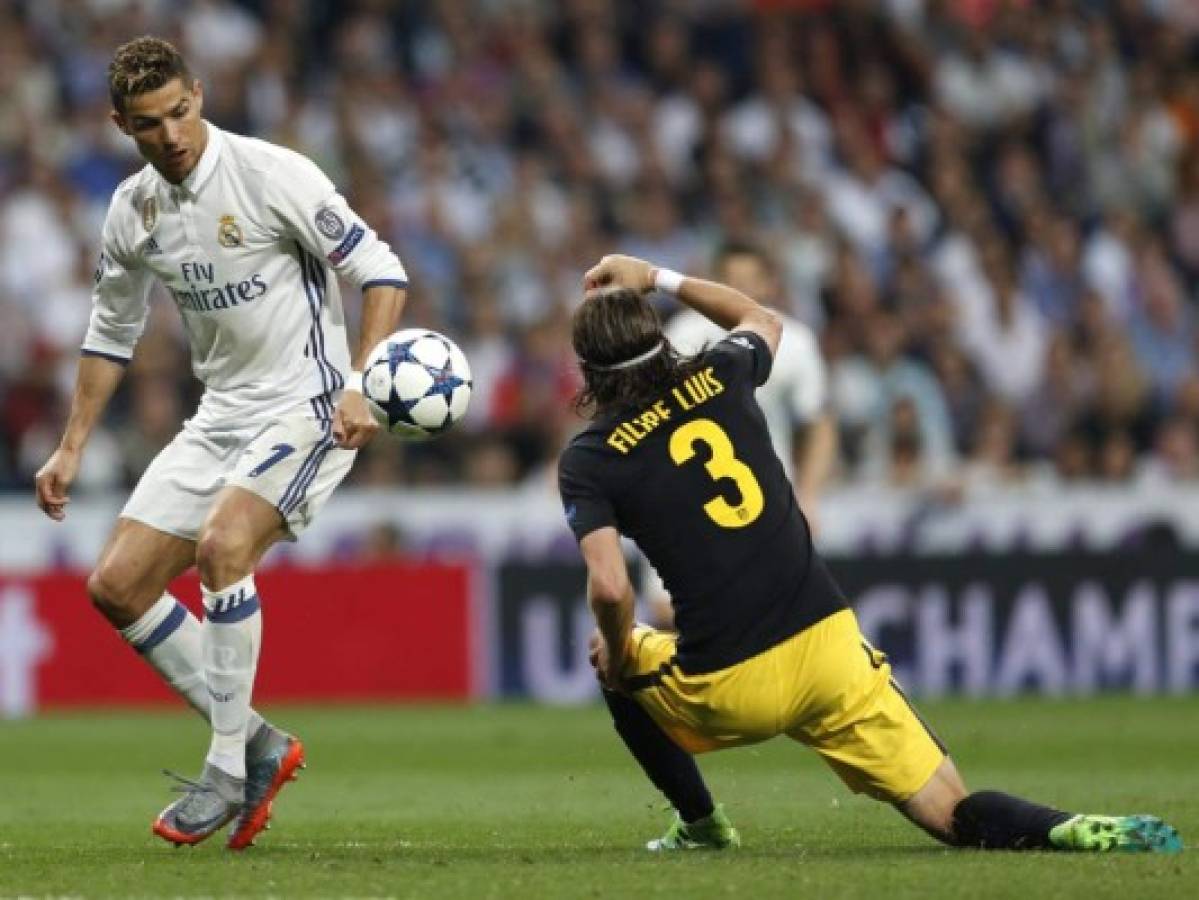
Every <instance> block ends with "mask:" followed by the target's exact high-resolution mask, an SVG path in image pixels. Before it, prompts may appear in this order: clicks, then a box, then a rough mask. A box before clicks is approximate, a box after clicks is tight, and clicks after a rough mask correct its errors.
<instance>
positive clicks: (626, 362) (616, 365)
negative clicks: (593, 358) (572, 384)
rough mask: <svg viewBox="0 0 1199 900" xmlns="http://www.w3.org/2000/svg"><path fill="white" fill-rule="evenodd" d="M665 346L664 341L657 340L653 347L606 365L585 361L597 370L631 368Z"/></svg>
mask: <svg viewBox="0 0 1199 900" xmlns="http://www.w3.org/2000/svg"><path fill="white" fill-rule="evenodd" d="M665 346H666V342H665V341H658V343H657V344H655V345H654V346H653V347H651V348H650V349H648V350H646V351H645V352H644V353H641V354H639V355H637V356H634V357H633V358H632V359H626V360H623V361H621V362H615V363H611V364H609V365H606V366H601V365H600V364H599V363H592V362H589V363H587V365H589V366H590V367H591V368H593V369H597V370H599V371H600V372H616V371H618V370H620V369H631V368H632V367H633V366H636V365H640V364H641V363H643V362H645V361H646V360H647V359H650V358H651V357H653V356H656V355H657V354H658V352H659V351H660V350H661V349H662V348H663V347H665Z"/></svg>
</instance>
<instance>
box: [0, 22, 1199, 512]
mask: <svg viewBox="0 0 1199 900" xmlns="http://www.w3.org/2000/svg"><path fill="white" fill-rule="evenodd" d="M1194 6H1195V4H1193V3H1186V2H1162V0H1126V2H1095V3H1089V4H1082V5H1080V4H1074V3H1054V4H1032V3H1026V2H1019V3H1018V2H1007V3H999V2H996V3H923V2H914V3H886V4H867V3H855V4H832V3H806V4H765V3H763V4H748V3H736V2H730V3H717V4H712V3H703V4H679V3H675V4H661V5H655V7H654V11H653V14H652V15H647V14H646V10H645V7H644V5H643V4H635V3H632V2H629V0H595V2H588V3H565V4H557V3H546V2H528V3H519V4H516V3H491V2H484V0H473V2H461V3H447V2H437V0H426V2H413V3H402V4H397V3H385V2H384V3H379V2H355V3H344V4H335V3H329V2H327V0H313V2H309V3H305V4H298V3H280V2H252V0H188V2H179V3H145V2H133V0H104V2H97V0H92V2H83V3H61V2H34V0H0V14H2V15H3V16H4V22H5V27H4V29H2V30H0V485H2V486H3V487H4V488H6V489H13V490H17V489H22V490H23V489H25V488H24V487H23V481H22V480H23V479H24V478H25V475H24V474H22V471H21V465H22V464H21V460H24V459H31V458H35V457H36V456H37V455H38V454H37V451H36V447H37V442H38V441H39V440H41V438H40V437H39V435H42V434H44V433H48V432H52V431H53V430H54V427H56V417H57V416H58V415H60V410H61V404H62V400H63V399H64V391H65V390H67V386H66V383H65V382H64V380H63V378H62V373H63V372H64V371H70V370H71V369H72V368H73V365H74V354H75V353H76V348H77V347H78V345H79V340H80V338H81V335H82V331H83V327H84V325H85V322H86V316H87V314H88V308H87V302H86V297H87V295H88V293H89V291H90V277H91V270H92V268H93V267H94V262H95V259H96V254H97V251H98V248H97V247H96V246H94V240H95V236H96V235H97V234H98V233H99V221H100V217H101V216H102V215H103V212H104V209H105V207H106V205H107V203H108V200H109V197H110V196H111V193H112V190H113V188H114V186H115V184H116V183H117V182H118V181H119V180H120V179H121V178H122V177H124V176H125V175H126V174H127V173H128V172H129V171H130V170H131V168H132V167H133V166H134V165H135V164H136V159H135V158H134V156H133V155H132V154H131V152H130V149H129V148H128V146H127V144H126V142H123V141H121V140H120V136H119V135H118V134H117V133H116V131H115V129H113V128H112V127H111V126H110V125H109V124H108V123H107V122H106V112H107V106H108V99H107V94H106V88H105V78H104V65H105V62H106V60H107V58H108V56H109V54H110V53H111V49H112V48H113V47H114V46H116V45H117V44H118V43H120V42H121V41H122V40H125V39H127V38H128V37H130V36H132V35H134V34H138V33H143V32H156V33H161V34H166V35H172V36H175V37H176V38H177V39H178V40H179V41H180V42H181V44H182V47H183V49H184V50H185V52H186V53H187V54H188V55H189V57H190V58H192V59H193V60H195V61H196V64H197V66H198V68H199V69H200V75H201V77H202V79H203V80H205V81H206V82H207V83H209V84H210V86H211V87H212V88H213V90H211V91H210V92H209V95H208V96H209V101H210V102H209V105H208V107H207V108H206V112H207V113H208V115H209V116H210V117H211V118H212V119H213V120H214V121H215V122H216V123H217V124H219V125H225V126H228V127H232V128H234V129H236V130H246V131H248V132H252V133H256V134H259V135H261V136H262V137H265V138H267V139H270V140H276V141H282V142H285V143H289V144H291V145H293V146H295V147H296V148H297V149H299V150H301V151H302V152H304V153H307V154H309V155H310V156H312V157H313V158H314V159H315V160H316V161H317V162H319V163H320V164H321V165H322V166H323V167H325V168H326V170H327V171H329V172H330V173H331V174H332V175H333V176H334V178H335V180H337V182H338V183H339V185H341V186H342V187H343V188H344V189H345V190H346V191H347V192H348V193H349V194H350V196H351V199H352V200H353V202H354V203H355V204H356V206H357V207H358V208H361V209H362V210H363V212H364V214H366V215H367V216H368V218H369V219H370V220H371V221H372V222H378V223H379V228H380V231H381V233H382V234H383V237H384V238H385V239H387V240H389V241H390V242H391V243H392V244H393V245H395V246H398V247H400V248H401V249H402V251H403V256H404V259H405V261H406V262H407V263H409V268H410V274H411V275H412V281H413V292H412V297H411V300H410V302H411V307H410V309H411V312H412V317H411V319H410V321H411V322H412V323H413V324H422V325H428V326H431V327H440V328H444V329H446V330H447V331H449V332H450V333H452V334H454V335H455V337H457V338H458V339H459V340H460V341H461V343H462V344H463V346H464V347H466V348H467V350H468V353H469V355H470V356H471V358H472V361H473V362H474V363H475V366H476V372H475V374H476V397H475V402H476V404H477V406H476V408H475V409H474V410H472V413H471V418H470V421H469V423H468V425H467V427H466V429H464V434H463V437H462V439H461V440H458V439H457V438H455V439H454V440H455V441H456V442H457V443H454V444H451V445H447V449H446V450H445V452H444V453H443V454H442V455H441V457H438V456H437V455H436V454H430V453H428V451H427V450H423V449H420V448H413V447H404V448H402V449H400V450H398V451H396V449H395V448H394V447H392V451H393V453H392V455H393V456H397V457H399V458H397V459H394V460H384V459H381V458H380V459H375V458H374V457H373V456H370V455H367V456H364V459H363V461H362V462H361V463H360V465H359V467H358V471H357V472H356V473H355V478H356V479H358V480H361V481H365V482H370V483H387V482H389V481H394V480H396V479H400V480H404V481H413V482H415V481H419V482H422V483H424V482H427V481H436V482H444V481H459V480H463V479H466V478H473V479H474V480H486V481H489V482H495V481H503V480H505V479H511V480H512V481H518V480H520V479H523V478H525V477H527V476H528V474H529V473H530V472H536V471H540V470H542V469H544V466H545V464H546V461H547V460H548V459H549V458H550V457H549V454H552V453H553V451H554V448H555V447H556V446H557V445H558V444H559V443H560V441H561V439H562V435H563V433H564V432H565V431H566V430H568V429H569V428H570V427H571V425H570V423H569V422H566V421H563V420H562V418H561V416H560V415H550V412H549V410H550V407H551V404H552V403H554V402H560V401H561V399H562V398H563V397H564V396H567V395H568V394H569V392H570V391H571V390H572V387H571V386H572V384H573V381H572V379H573V378H574V377H575V376H574V375H573V374H572V373H570V372H568V371H566V370H565V369H566V368H568V363H565V362H563V360H568V359H569V348H568V347H567V346H566V343H565V338H564V336H563V334H562V330H561V328H560V327H555V326H553V325H552V324H550V325H547V323H554V322H560V321H561V318H562V316H563V314H564V313H565V312H567V311H568V310H569V305H570V304H571V303H572V302H573V298H574V297H575V296H576V285H577V284H578V278H579V275H580V273H581V272H582V271H583V270H584V269H585V268H586V266H587V265H589V264H591V263H593V262H594V260H595V259H597V258H598V257H599V256H600V255H602V253H603V252H609V251H612V250H616V249H619V250H622V251H625V252H630V253H635V254H638V255H643V256H649V257H653V258H654V259H656V260H659V261H661V262H662V263H663V264H664V265H668V266H672V267H674V268H676V269H680V270H687V271H696V272H699V271H702V265H701V264H700V261H702V260H704V259H706V258H708V257H709V255H710V252H711V250H712V248H713V247H715V246H716V245H718V244H719V243H721V242H724V241H726V240H740V241H752V242H756V243H760V244H761V245H763V246H765V247H767V248H769V249H770V250H771V252H772V253H773V254H774V255H775V257H776V258H777V259H778V260H779V263H780V270H781V275H782V277H783V280H784V282H785V291H784V294H785V295H786V296H787V298H788V299H789V302H790V304H791V308H790V312H791V313H792V314H793V315H795V316H796V317H797V318H799V319H801V320H802V321H804V322H805V323H807V324H808V325H809V326H811V327H813V328H814V329H815V330H816V332H817V334H818V336H819V337H820V339H821V343H822V346H823V349H824V351H825V353H826V355H827V356H828V358H829V361H830V365H831V369H832V371H833V373H834V396H835V397H836V398H839V399H840V400H842V401H843V402H844V403H845V404H847V405H846V406H844V407H843V408H840V409H838V410H837V412H838V416H839V418H840V420H841V423H842V426H843V429H844V430H845V431H846V432H847V435H848V436H849V437H855V436H856V438H857V440H856V441H855V440H850V441H847V442H846V444H845V445H844V448H843V451H842V454H843V457H844V458H843V460H842V463H843V464H842V465H841V466H840V467H839V471H840V472H841V473H843V475H844V477H846V478H848V479H853V478H856V477H862V475H863V474H864V473H867V472H873V473H874V475H875V476H876V477H882V475H881V473H882V472H883V471H885V470H886V471H892V472H893V473H896V474H898V473H899V471H900V470H903V471H905V472H907V471H921V472H923V471H925V468H926V467H931V469H932V470H935V471H937V472H940V473H946V474H949V473H952V472H953V471H954V470H955V468H956V467H957V466H959V465H962V464H966V463H964V462H959V459H960V460H968V459H969V458H970V456H971V454H972V453H973V448H975V447H976V446H986V447H998V446H999V444H1000V443H1001V442H1000V441H999V440H998V436H999V433H1000V431H1001V429H1000V428H999V426H998V425H994V426H993V427H992V426H989V425H988V423H989V422H992V420H993V419H995V418H997V417H998V414H995V415H994V416H992V414H991V413H990V412H988V411H989V410H993V409H996V408H998V407H996V406H995V403H996V402H999V403H1001V404H1002V405H1003V408H1004V409H1006V410H1007V414H1008V416H1009V417H1010V421H1011V422H1014V423H1015V424H1014V425H1011V426H1010V427H1008V431H1010V430H1011V428H1012V427H1014V428H1015V431H1016V433H1017V435H1018V439H1017V440H1015V443H1014V447H1015V450H1016V452H1017V453H1018V457H1019V459H1020V460H1021V462H1022V463H1023V462H1025V461H1029V462H1034V463H1035V462H1037V461H1041V462H1043V463H1046V464H1050V465H1047V466H1045V468H1051V469H1053V470H1055V471H1057V472H1058V473H1059V474H1060V475H1061V476H1062V477H1065V478H1083V477H1085V478H1104V477H1113V478H1120V479H1123V478H1126V477H1128V473H1129V472H1130V471H1135V470H1137V469H1138V467H1139V468H1146V469H1147V470H1156V471H1158V472H1159V475H1160V477H1162V478H1179V479H1181V478H1191V477H1194V472H1193V471H1192V469H1191V468H1190V467H1188V466H1187V465H1181V464H1171V465H1159V463H1160V460H1161V459H1162V458H1164V457H1163V454H1165V456H1169V457H1170V458H1173V457H1174V456H1176V455H1185V454H1182V450H1181V449H1179V448H1181V447H1183V445H1184V444H1185V443H1186V441H1185V440H1184V438H1183V437H1182V436H1181V435H1182V434H1183V433H1184V432H1185V430H1186V428H1185V427H1184V426H1183V425H1180V424H1178V423H1179V422H1180V421H1186V422H1190V423H1191V425H1192V426H1196V425H1199V367H1197V366H1196V340H1197V335H1196V325H1195V315H1196V305H1197V304H1199V17H1197V14H1196V13H1195V12H1194V9H1193V8H1194ZM997 248H1005V249H1003V250H1002V251H1001V250H999V249H997ZM164 313H166V314H164ZM170 313H171V310H170V309H169V306H166V305H162V304H159V305H156V307H155V311H154V313H153V314H152V316H151V321H150V323H149V325H148V328H149V335H148V336H147V339H146V341H144V342H143V345H142V348H141V349H140V350H139V359H138V363H137V365H146V366H148V369H147V370H146V371H145V372H142V373H140V374H139V375H138V377H136V378H131V379H129V381H128V384H127V385H126V386H124V387H123V388H122V389H121V394H120V395H119V396H118V398H117V399H116V402H115V403H114V405H113V414H114V417H113V419H112V420H111V421H110V422H109V433H111V435H112V440H113V444H114V446H115V447H117V448H118V450H117V451H114V453H115V454H117V455H120V453H121V452H125V453H126V454H127V459H128V460H129V465H130V468H131V469H136V468H137V467H138V466H139V465H141V464H142V461H144V459H146V458H148V455H147V454H149V453H150V452H151V450H152V447H153V445H154V443H155V441H157V440H158V439H159V437H158V436H159V435H161V434H162V433H163V430H162V429H163V428H164V427H165V426H164V423H163V418H164V417H166V416H183V415H187V414H188V413H189V412H190V410H191V408H192V400H193V399H194V388H193V385H192V381H191V378H190V374H189V373H188V372H186V371H181V370H180V368H179V366H178V364H177V360H178V358H179V356H180V349H179V348H180V347H181V346H182V343H181V342H182V339H183V337H182V335H181V334H180V333H179V331H178V325H177V317H174V316H173V315H171V314H170ZM892 322H895V323H898V325H897V328H892V325H891V324H890V323H892ZM880 323H882V324H881V325H880ZM889 330H890V331H891V332H892V334H891V335H890V336H888V331H889ZM880 331H881V333H882V335H883V336H882V337H881V338H880ZM1113 334H1115V335H1117V337H1119V335H1121V334H1123V336H1124V337H1123V338H1120V339H1119V340H1117V341H1116V342H1115V343H1113V337H1112V335H1113ZM880 340H881V341H882V343H884V344H890V345H893V346H891V348H890V350H889V352H890V353H891V355H892V357H893V361H892V362H891V363H888V364H886V365H881V364H880V362H879V360H878V359H876V358H874V355H873V351H872V349H871V348H872V346H873V347H874V349H875V350H876V351H877V349H878V347H877V345H878V343H879V342H880ZM1118 345H1122V346H1118ZM1113 369H1114V371H1113ZM897 373H903V374H902V376H901V375H899V374H897ZM899 382H902V383H906V385H907V387H906V388H905V389H904V390H897V389H896V388H895V384H896V383H899ZM884 388H885V389H884ZM31 391H33V393H32V394H31V393H30V392H31ZM168 394H173V396H174V398H175V399H174V400H173V401H170V400H168V399H167V396H166V395H168ZM31 397H36V398H37V399H36V400H34V401H33V402H31V399H30V398H31ZM904 398H907V399H906V400H905V399H904ZM900 401H902V402H900ZM1009 424H1010V423H1009ZM986 429H990V431H988V434H987V435H984V434H983V433H982V431H983V430H986ZM467 430H469V432H470V434H469V440H468V439H467V438H468V436H467V435H466V434H465V432H466V431H467ZM991 432H994V433H991ZM1005 436H1006V433H1005ZM476 439H477V440H479V441H480V442H481V446H482V447H485V448H488V449H487V452H486V453H483V452H481V451H480V453H479V454H478V455H479V456H480V457H481V458H478V459H476V458H475V455H474V454H472V453H471V451H470V450H469V444H470V441H471V440H476ZM1130 444H1131V448H1132V453H1133V458H1132V460H1131V461H1129V460H1128V459H1127V455H1128V450H1129V445H1130ZM499 446H502V447H505V448H507V450H506V452H507V453H510V454H511V455H512V457H513V458H514V459H515V461H516V465H515V466H512V465H510V464H509V463H510V462H511V460H508V461H504V462H503V464H500V463H501V460H500V459H499V457H500V456H502V455H503V454H502V453H494V452H493V449H494V448H495V447H499ZM1163 447H1166V448H1170V449H1166V450H1163V449H1162V448H1163ZM121 448H123V450H122V449H121ZM139 448H140V449H139ZM489 454H490V456H491V457H492V458H490V459H489V458H487V457H488V455H489ZM867 459H868V460H869V463H868V464H866V463H867ZM915 459H918V460H919V461H920V464H919V465H918V466H915V465H914V462H913V461H914V460H915ZM102 468H103V469H104V470H103V471H102V472H100V473H98V474H97V475H96V476H95V479H94V483H96V484H104V483H107V482H108V481H110V480H111V479H112V478H113V477H114V475H113V472H116V475H115V477H116V479H117V480H129V479H133V478H136V476H137V475H138V472H137V471H132V470H131V471H128V472H124V471H122V469H121V466H120V464H119V462H118V463H117V464H116V465H115V467H102ZM903 477H907V476H906V475H905V476H903Z"/></svg>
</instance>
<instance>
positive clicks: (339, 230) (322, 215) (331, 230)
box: [313, 206, 346, 241]
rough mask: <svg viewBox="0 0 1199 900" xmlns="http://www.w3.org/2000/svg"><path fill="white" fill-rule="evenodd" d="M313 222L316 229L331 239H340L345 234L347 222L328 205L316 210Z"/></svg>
mask: <svg viewBox="0 0 1199 900" xmlns="http://www.w3.org/2000/svg"><path fill="white" fill-rule="evenodd" d="M313 222H314V224H315V225H316V230H317V231H319V232H320V233H321V234H322V235H324V236H325V237H326V238H328V239H329V240H331V241H340V240H341V239H342V237H344V236H345V233H346V223H345V222H343V221H342V220H341V216H339V215H338V214H337V213H336V212H334V211H333V210H332V209H330V208H329V207H327V206H322V207H321V208H320V209H318V210H317V211H316V216H315V217H314V218H313Z"/></svg>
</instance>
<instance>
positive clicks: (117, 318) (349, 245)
mask: <svg viewBox="0 0 1199 900" xmlns="http://www.w3.org/2000/svg"><path fill="white" fill-rule="evenodd" d="M205 126H206V128H207V130H208V143H207V146H206V147H205V149H204V153H203V155H202V156H201V157H200V160H199V162H198V163H197V164H196V167H195V169H193V170H192V172H191V174H190V175H188V176H187V178H186V179H184V181H183V182H182V183H181V184H178V185H173V184H171V183H170V182H168V181H167V180H166V179H164V178H163V177H162V176H161V175H160V174H158V172H157V171H156V170H155V169H154V168H153V167H152V166H149V165H147V166H146V167H145V168H143V169H142V170H141V171H140V172H138V173H137V174H135V175H133V176H131V177H130V178H127V179H126V180H125V181H124V182H122V183H121V185H120V187H118V188H117V190H116V193H115V194H114V195H113V198H112V203H111V204H110V206H109V209H108V217H107V219H106V220H105V222H104V233H103V252H102V253H101V256H100V263H99V266H98V267H97V269H96V284H95V289H94V291H93V293H92V304H93V308H92V317H91V322H90V325H89V327H88V331H87V336H86V338H85V339H84V342H83V352H84V353H85V354H95V355H101V356H105V357H107V358H110V359H114V360H117V361H119V362H125V361H127V360H128V359H129V358H130V357H131V356H132V355H133V348H134V345H135V344H136V343H137V340H138V338H139V337H140V336H141V333H142V329H143V327H144V325H145V321H146V312H147V304H148V297H149V291H150V286H151V283H152V280H153V279H154V278H157V279H158V280H159V281H160V282H161V283H162V284H163V285H164V286H165V287H166V290H167V292H168V293H169V294H170V296H171V297H172V298H173V299H174V301H175V305H176V306H178V307H179V312H180V313H181V314H182V316H183V325H184V328H185V330H186V331H187V336H188V341H189V342H190V344H191V355H192V370H193V371H194V372H195V374H196V377H197V378H199V379H200V381H202V382H203V383H204V386H205V390H204V397H203V399H202V400H201V402H200V408H199V410H197V412H196V417H195V419H194V420H193V422H194V423H195V424H196V425H198V426H200V427H202V428H204V429H210V430H215V431H218V432H223V431H226V430H228V431H244V430H246V429H247V428H256V427H260V426H261V424H262V423H263V422H264V421H266V420H269V419H273V418H277V417H279V416H281V415H283V414H286V413H289V412H295V411H297V410H298V409H301V408H302V409H305V410H307V411H310V412H311V413H312V414H313V415H315V416H316V417H317V418H321V419H328V418H331V416H332V413H333V407H334V404H335V402H336V400H337V397H338V394H339V391H340V389H341V388H342V386H343V385H344V384H345V375H346V372H347V371H348V369H349V364H350V351H349V345H348V343H347V340H346V328H345V317H344V315H343V312H342V306H341V296H340V292H339V289H338V285H337V278H336V277H334V276H333V275H332V274H331V273H330V271H329V270H330V269H333V270H335V271H336V272H337V274H339V275H341V276H343V277H345V278H346V279H347V280H348V281H349V282H350V283H351V284H353V285H355V286H356V287H358V288H361V289H366V288H368V287H370V286H371V285H377V284H390V285H394V286H396V287H406V286H407V276H406V274H405V272H404V267H403V266H402V265H401V263H400V261H399V259H397V258H396V256H395V254H394V253H392V252H391V249H390V248H389V247H388V246H387V244H386V243H384V242H383V241H380V240H379V238H378V236H377V235H376V234H375V232H374V231H373V230H372V229H371V228H370V226H368V225H367V224H366V223H365V222H363V221H362V220H361V219H360V218H359V217H358V216H357V215H355V214H354V212H353V210H351V209H350V207H349V205H348V204H347V203H346V201H345V199H344V198H343V197H342V196H341V195H340V194H339V193H338V192H337V189H336V188H335V187H334V186H333V183H332V182H331V181H330V180H329V179H328V178H326V177H325V175H324V174H323V173H322V172H321V170H320V169H319V168H317V166H316V165H315V164H314V163H312V162H311V161H310V160H308V159H307V158H305V157H304V156H301V155H300V154H298V153H295V152H293V151H291V150H287V149H285V148H283V147H279V146H276V145H274V144H269V143H266V142H265V141H260V140H256V139H254V138H247V137H242V136H240V135H236V134H231V133H229V132H224V131H222V130H221V129H219V128H217V127H216V126H214V125H212V124H211V123H207V122H206V123H205Z"/></svg>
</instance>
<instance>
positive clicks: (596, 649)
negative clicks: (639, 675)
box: [587, 628, 624, 693]
mask: <svg viewBox="0 0 1199 900" xmlns="http://www.w3.org/2000/svg"><path fill="white" fill-rule="evenodd" d="M587 659H588V661H589V662H590V663H591V666H592V668H594V669H595V675H596V677H597V678H598V679H599V682H600V684H602V685H603V686H604V687H605V688H606V689H607V690H609V691H616V692H618V693H623V691H624V679H623V678H621V677H620V673H621V671H622V670H623V669H624V659H623V658H622V659H619V660H614V659H613V658H612V653H611V651H610V650H609V648H608V642H607V641H605V640H604V636H603V635H602V634H601V633H600V630H599V629H598V628H597V629H596V630H595V631H594V632H592V634H591V642H590V644H589V645H588V648H587Z"/></svg>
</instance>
